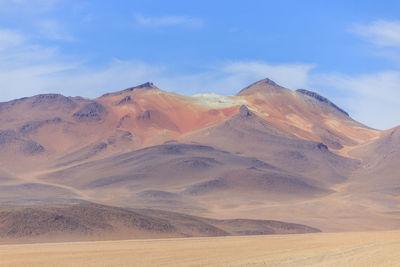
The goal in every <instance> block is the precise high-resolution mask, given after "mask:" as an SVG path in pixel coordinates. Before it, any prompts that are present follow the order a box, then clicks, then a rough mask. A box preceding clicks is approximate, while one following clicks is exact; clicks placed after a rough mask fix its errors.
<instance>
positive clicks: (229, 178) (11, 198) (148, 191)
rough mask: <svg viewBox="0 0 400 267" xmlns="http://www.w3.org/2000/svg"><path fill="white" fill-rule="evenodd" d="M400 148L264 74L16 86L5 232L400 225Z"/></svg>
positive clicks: (7, 147)
mask: <svg viewBox="0 0 400 267" xmlns="http://www.w3.org/2000/svg"><path fill="white" fill-rule="evenodd" d="M399 156H400V129H399V128H393V129H389V130H385V131H381V130H376V129H372V128H370V127H368V126H366V125H363V124H362V123H359V122H357V121H355V120H354V119H352V118H351V117H350V116H349V114H348V113H347V112H346V111H344V110H343V109H341V108H340V107H338V106H337V105H336V104H334V103H332V102H331V101H330V100H329V99H327V98H325V97H323V96H321V95H319V94H318V93H316V92H313V91H310V90H306V89H298V90H295V91H293V90H290V89H287V88H284V87H282V86H280V85H278V84H276V83H275V82H273V81H271V80H269V79H264V80H261V81H258V82H256V83H253V84H251V85H250V86H248V87H246V88H244V89H243V90H241V91H240V92H239V93H238V94H237V95H235V96H220V95H217V94H202V95H194V96H184V95H180V94H176V93H173V92H166V91H163V90H161V89H159V88H157V87H156V86H155V85H154V84H153V83H150V82H148V83H145V84H142V85H139V86H136V87H132V88H128V89H125V90H122V91H119V92H114V93H109V94H105V95H103V96H100V97H98V98H95V99H88V98H83V97H66V96H63V95H59V94H43V95H37V96H33V97H26V98H22V99H16V100H12V101H9V102H4V103H0V240H2V239H4V240H20V239H27V238H28V239H29V238H30V239H32V240H36V239H37V240H42V239H43V238H44V239H46V240H48V239H51V238H59V239H66V238H70V239H74V240H75V239H79V240H80V239H91V238H97V239H114V238H121V237H124V238H128V237H129V238H134V237H140V238H143V237H180V236H211V235H240V234H273V233H305V232H316V231H365V230H381V229H385V230H386V229H398V227H399V225H400V206H399V200H400V179H399V178H400V172H399V165H397V164H398V162H399ZM211 218H212V219H211ZM243 218H244V219H243ZM41 238H42V239H41Z"/></svg>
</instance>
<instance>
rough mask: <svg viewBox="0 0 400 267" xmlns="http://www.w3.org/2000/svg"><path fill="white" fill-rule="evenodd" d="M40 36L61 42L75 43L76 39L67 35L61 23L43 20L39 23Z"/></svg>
mask: <svg viewBox="0 0 400 267" xmlns="http://www.w3.org/2000/svg"><path fill="white" fill-rule="evenodd" d="M37 28H38V32H39V35H41V36H42V37H44V38H47V39H52V40H60V41H73V40H74V38H73V37H72V36H71V35H70V34H69V33H67V31H66V30H65V28H64V27H63V26H62V25H61V24H60V22H59V21H57V20H53V19H43V20H39V21H38V22H37Z"/></svg>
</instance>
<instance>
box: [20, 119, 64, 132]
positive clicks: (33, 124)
mask: <svg viewBox="0 0 400 267" xmlns="http://www.w3.org/2000/svg"><path fill="white" fill-rule="evenodd" d="M61 122H62V119H61V118H59V117H56V118H53V119H49V120H43V121H30V122H27V123H25V124H24V125H22V126H21V127H20V128H19V130H18V131H19V132H20V133H21V134H30V133H32V132H35V131H36V130H37V129H39V128H40V127H42V126H44V125H49V124H58V123H61Z"/></svg>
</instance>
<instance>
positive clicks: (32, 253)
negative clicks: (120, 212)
mask: <svg viewBox="0 0 400 267" xmlns="http://www.w3.org/2000/svg"><path fill="white" fill-rule="evenodd" d="M399 251H400V231H387V232H360V233H318V234H304V235H276V236H246V237H215V238H214V237H212V238H187V239H157V240H129V241H106V242H77V243H55V244H49V243H48V244H24V245H2V246H0V266H400V253H399Z"/></svg>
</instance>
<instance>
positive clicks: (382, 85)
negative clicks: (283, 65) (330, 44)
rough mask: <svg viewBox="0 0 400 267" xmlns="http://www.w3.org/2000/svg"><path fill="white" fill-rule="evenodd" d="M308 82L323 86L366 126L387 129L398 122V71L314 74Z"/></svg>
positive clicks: (399, 102)
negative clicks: (359, 73)
mask: <svg viewBox="0 0 400 267" xmlns="http://www.w3.org/2000/svg"><path fill="white" fill-rule="evenodd" d="M310 84H312V85H314V86H315V87H316V88H325V89H326V88H327V89H328V90H325V91H326V92H327V93H328V95H327V96H328V97H330V98H332V100H335V101H336V102H337V104H339V105H341V106H342V107H343V108H344V109H346V110H348V111H350V113H351V115H352V117H354V118H355V119H356V120H359V121H361V122H363V123H365V124H366V125H369V126H372V127H375V128H378V129H388V128H391V127H394V126H397V125H400V72H399V71H383V72H377V73H369V74H361V75H353V76H351V75H345V74H340V73H330V74H329V73H325V74H315V75H311V76H310Z"/></svg>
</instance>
